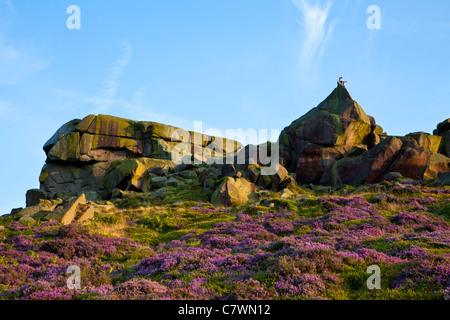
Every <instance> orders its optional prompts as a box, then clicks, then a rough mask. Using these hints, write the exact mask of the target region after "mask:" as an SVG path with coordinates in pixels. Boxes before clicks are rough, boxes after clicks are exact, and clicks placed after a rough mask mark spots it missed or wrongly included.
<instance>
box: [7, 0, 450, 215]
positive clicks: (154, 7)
mask: <svg viewBox="0 0 450 320" xmlns="http://www.w3.org/2000/svg"><path fill="white" fill-rule="evenodd" d="M72 4H74V5H78V6H79V7H80V9H81V29H80V30H69V29H68V28H67V26H66V20H67V19H68V18H69V16H70V14H67V12H66V10H67V8H68V7H69V6H70V5H72ZM369 5H377V6H378V7H379V8H380V9H381V29H374V30H370V29H369V28H367V25H366V21H367V19H368V18H369V17H370V16H371V15H370V14H368V13H367V8H368V7H369ZM449 12H450V2H449V1H447V0H430V1H423V0H422V1H415V0H409V1H392V0H373V1H372V0H371V1H367V0H339V1H337V0H334V1H326V0H325V1H314V0H214V1H213V0H186V1H182V0H149V1H138V0H134V1H123V0H121V1H119V0H115V1H111V0H108V1H105V0H89V1H87V0H71V1H64V0H40V1H35V0H17V1H14V0H0V120H1V121H0V123H1V124H0V136H1V141H2V146H1V157H0V176H1V183H0V214H4V213H9V212H10V210H11V209H12V208H14V207H21V206H24V205H25V192H26V190H28V189H31V188H38V187H39V182H38V176H39V173H40V170H41V168H42V166H43V164H44V162H45V154H44V152H43V150H42V146H43V145H44V143H45V142H46V141H47V139H48V138H50V137H51V136H52V134H53V133H54V132H55V131H56V130H57V129H58V128H59V127H60V126H61V125H62V124H64V123H65V122H67V121H69V120H71V119H74V118H83V117H85V116H87V115H88V114H98V113H103V114H111V115H115V116H120V117H125V118H130V119H134V120H147V121H157V122H162V123H166V124H170V125H175V126H178V127H182V128H185V129H189V130H192V129H193V128H194V121H199V120H201V121H203V130H206V129H209V128H217V129H219V130H223V132H225V129H240V128H241V129H244V130H247V129H250V128H253V129H256V130H258V129H278V130H280V131H281V130H282V129H283V128H284V127H286V126H288V125H289V124H290V123H291V122H292V121H293V120H295V119H297V118H299V117H300V116H302V115H303V114H304V113H306V112H307V111H308V110H309V109H311V108H313V107H315V106H316V105H317V104H318V103H320V102H321V101H322V100H323V99H324V98H325V97H326V96H327V95H328V94H329V93H330V92H331V91H332V90H333V89H334V87H335V84H336V80H337V77H338V76H343V77H344V78H345V79H346V80H348V81H349V83H348V85H347V87H348V90H349V91H350V93H351V95H352V97H353V98H354V99H355V100H357V101H358V102H359V104H360V105H361V106H362V107H363V109H364V110H365V111H366V112H367V113H368V114H370V115H372V116H374V117H375V119H376V120H377V123H378V124H380V125H381V126H382V127H383V128H384V129H385V131H386V132H387V133H388V134H392V135H405V134H407V133H409V132H414V131H425V132H431V131H432V130H433V129H434V128H435V127H436V124H437V123H439V122H441V121H443V120H444V119H446V118H448V117H450V111H449V110H450V108H449V106H450V100H449V97H450V76H449V74H450V59H449V57H450V19H449V18H448V14H449Z"/></svg>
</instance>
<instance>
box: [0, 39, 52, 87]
mask: <svg viewBox="0 0 450 320" xmlns="http://www.w3.org/2000/svg"><path fill="white" fill-rule="evenodd" d="M49 65H50V60H48V59H42V58H38V57H36V55H35V53H34V50H33V48H30V47H18V46H16V45H13V44H10V43H6V42H5V41H4V40H3V39H2V38H1V36H0V70H1V72H0V85H7V84H17V83H19V82H20V80H22V79H23V78H24V77H26V76H29V75H31V74H33V73H35V72H38V71H41V70H43V69H46V68H47V67H48V66H49Z"/></svg>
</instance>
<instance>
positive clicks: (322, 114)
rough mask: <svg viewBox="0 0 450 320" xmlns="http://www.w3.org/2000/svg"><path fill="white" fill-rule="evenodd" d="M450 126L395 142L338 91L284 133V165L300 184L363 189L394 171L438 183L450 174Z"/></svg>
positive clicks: (345, 91)
mask: <svg viewBox="0 0 450 320" xmlns="http://www.w3.org/2000/svg"><path fill="white" fill-rule="evenodd" d="M449 130H450V124H449V122H448V121H447V122H446V121H444V122H442V123H441V124H439V125H438V129H437V130H436V131H435V135H430V134H427V133H422V132H418V133H411V134H409V135H408V136H406V137H389V136H387V135H386V134H385V133H383V129H382V128H381V127H380V126H378V125H377V124H376V122H375V119H374V118H373V117H371V116H368V115H367V114H366V113H365V112H364V110H363V109H362V108H361V106H360V105H359V104H358V103H357V102H356V101H354V100H353V99H352V98H351V96H350V94H349V92H348V91H347V89H346V88H345V87H343V86H338V87H337V88H336V89H335V90H334V91H333V92H332V93H331V94H330V95H329V96H328V97H327V98H326V99H325V100H324V101H323V102H322V103H320V104H319V105H318V106H317V107H315V108H313V109H312V110H310V111H309V112H308V113H306V114H305V115H304V116H302V117H300V118H299V119H297V120H295V121H294V122H292V124H291V125H290V126H288V127H286V128H285V129H284V130H283V131H282V132H281V134H280V139H279V144H280V162H281V163H282V164H283V165H284V166H285V167H286V168H287V169H288V170H289V172H294V173H295V175H296V180H297V182H298V183H300V184H311V183H312V184H321V185H331V186H339V185H341V184H350V185H360V184H364V183H374V182H378V181H380V180H381V179H382V177H383V176H384V175H385V174H387V173H390V172H398V173H400V174H401V175H402V176H403V177H407V178H411V179H419V180H420V179H423V178H432V179H436V178H437V176H438V173H439V172H447V171H450V159H449V158H447V156H448V153H447V149H448V150H450V146H449V147H447V145H446V143H448V142H447V140H446V137H447V136H448V137H450V131H449Z"/></svg>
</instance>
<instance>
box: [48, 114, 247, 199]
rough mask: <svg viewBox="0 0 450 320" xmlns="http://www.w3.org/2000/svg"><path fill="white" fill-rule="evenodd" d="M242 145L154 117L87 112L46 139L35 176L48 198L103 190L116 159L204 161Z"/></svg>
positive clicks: (232, 152)
mask: <svg viewBox="0 0 450 320" xmlns="http://www.w3.org/2000/svg"><path fill="white" fill-rule="evenodd" d="M240 148H242V145H241V144H240V143H239V142H237V141H234V140H228V139H224V138H217V137H214V136H208V135H204V134H201V133H196V132H191V131H186V130H183V129H180V128H177V127H173V126H169V125H164V124H161V123H157V122H145V121H133V120H128V119H123V118H118V117H113V116H108V115H97V116H96V115H89V116H87V117H85V118H84V119H82V120H79V119H75V120H72V121H70V122H68V123H66V124H64V125H63V126H62V127H61V128H60V129H58V130H57V132H56V133H55V134H54V135H53V136H52V137H51V138H50V139H49V140H48V141H47V142H46V143H45V145H44V151H45V152H46V154H47V160H46V164H45V166H44V167H43V169H42V171H41V175H40V177H39V181H40V189H41V190H42V191H44V192H45V193H46V194H47V195H48V197H50V198H52V197H55V196H57V195H58V196H59V195H63V194H65V195H79V194H81V193H82V192H89V191H91V192H96V193H100V194H101V193H102V192H104V190H105V184H104V182H103V180H104V177H105V175H106V173H107V172H108V170H109V168H110V166H111V164H112V163H113V162H114V161H116V162H115V165H117V161H121V160H124V159H135V158H140V159H141V161H140V162H139V163H145V164H146V167H152V166H151V164H149V162H151V159H162V160H167V161H169V162H170V161H173V162H179V161H181V160H186V157H187V158H188V159H189V160H192V161H193V160H195V161H197V162H202V161H206V160H207V159H209V158H211V157H223V156H225V155H227V154H229V153H231V154H235V152H236V151H237V150H239V149H240ZM143 158H148V159H147V160H142V159H143ZM149 159H150V160H149ZM137 183H139V182H137Z"/></svg>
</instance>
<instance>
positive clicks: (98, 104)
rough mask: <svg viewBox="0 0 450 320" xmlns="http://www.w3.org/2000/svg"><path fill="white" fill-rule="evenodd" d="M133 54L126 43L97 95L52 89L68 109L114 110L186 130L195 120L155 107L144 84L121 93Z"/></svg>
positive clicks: (139, 118)
mask: <svg viewBox="0 0 450 320" xmlns="http://www.w3.org/2000/svg"><path fill="white" fill-rule="evenodd" d="M132 53H133V47H132V46H131V45H129V44H125V45H124V46H123V47H122V50H121V56H120V58H118V59H117V60H116V61H114V62H113V63H112V67H111V69H110V73H109V74H108V75H107V76H106V78H105V79H104V80H103V81H102V82H101V83H100V89H99V91H97V93H95V94H85V93H82V92H76V91H73V90H70V89H61V88H57V89H53V90H52V91H53V92H54V93H56V94H58V95H59V96H61V97H63V99H64V100H66V101H67V102H65V103H64V106H65V107H66V108H70V109H78V110H79V109H80V108H86V109H88V110H89V113H92V114H99V113H113V114H114V115H118V116H123V117H128V118H131V119H134V120H144V121H155V122H162V123H166V124H169V125H173V126H178V127H181V128H184V129H189V128H190V127H192V125H193V122H192V121H191V122H189V121H188V120H186V119H182V118H180V117H176V116H174V115H173V114H169V113H166V112H164V111H161V110H159V109H155V108H154V106H153V107H152V103H151V101H150V99H149V98H148V96H147V95H148V91H149V90H148V89H147V88H146V87H145V86H138V87H137V88H136V89H134V91H132V92H131V94H129V92H128V97H126V96H127V92H119V87H120V82H121V77H122V76H123V74H124V73H125V70H126V67H127V66H128V65H129V64H130V62H131V58H132Z"/></svg>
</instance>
